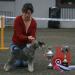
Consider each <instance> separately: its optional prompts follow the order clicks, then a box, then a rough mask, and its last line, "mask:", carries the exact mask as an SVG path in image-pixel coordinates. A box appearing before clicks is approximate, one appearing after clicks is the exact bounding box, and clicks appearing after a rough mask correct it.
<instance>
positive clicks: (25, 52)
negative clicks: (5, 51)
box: [4, 41, 45, 72]
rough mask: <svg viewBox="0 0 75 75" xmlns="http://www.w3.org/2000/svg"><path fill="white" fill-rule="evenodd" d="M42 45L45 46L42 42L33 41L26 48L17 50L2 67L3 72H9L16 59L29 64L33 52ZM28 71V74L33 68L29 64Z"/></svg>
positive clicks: (32, 57)
mask: <svg viewBox="0 0 75 75" xmlns="http://www.w3.org/2000/svg"><path fill="white" fill-rule="evenodd" d="M44 45H45V43H44V42H40V41H34V42H33V43H31V44H27V46H26V47H25V48H23V49H22V50H17V52H15V53H13V54H11V57H10V59H9V60H8V62H7V63H6V64H5V65H4V70H5V71H9V70H10V69H12V66H13V64H14V62H15V61H16V59H21V60H24V61H28V62H29V63H31V62H32V61H33V59H34V54H35V50H36V49H37V48H39V47H44ZM29 71H30V72H32V71H33V68H32V67H31V65H30V64H29Z"/></svg>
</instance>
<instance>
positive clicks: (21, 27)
mask: <svg viewBox="0 0 75 75" xmlns="http://www.w3.org/2000/svg"><path fill="white" fill-rule="evenodd" d="M36 27H37V24H36V21H35V20H34V19H33V18H32V21H31V24H30V26H29V28H28V31H27V33H26V28H25V24H24V22H23V19H22V16H17V17H16V19H15V21H14V33H13V37H12V41H13V43H15V44H17V45H23V44H26V43H30V42H31V41H30V40H29V39H28V36H33V37H35V38H36Z"/></svg>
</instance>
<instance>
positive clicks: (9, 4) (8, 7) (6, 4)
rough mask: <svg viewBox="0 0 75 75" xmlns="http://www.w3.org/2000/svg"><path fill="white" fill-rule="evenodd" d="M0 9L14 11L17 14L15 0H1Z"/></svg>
mask: <svg viewBox="0 0 75 75" xmlns="http://www.w3.org/2000/svg"><path fill="white" fill-rule="evenodd" d="M0 11H4V12H7V11H8V12H11V13H13V15H15V2H13V1H7V2H6V1H0ZM9 14H10V13H9ZM9 14H8V15H9Z"/></svg>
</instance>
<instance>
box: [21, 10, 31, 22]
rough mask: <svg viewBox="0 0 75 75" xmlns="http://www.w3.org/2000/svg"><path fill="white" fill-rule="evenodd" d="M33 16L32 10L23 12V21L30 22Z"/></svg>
mask: <svg viewBox="0 0 75 75" xmlns="http://www.w3.org/2000/svg"><path fill="white" fill-rule="evenodd" d="M31 15H32V13H31V11H30V10H28V11H27V12H23V13H22V16H23V19H24V20H25V21H29V20H30V19H31Z"/></svg>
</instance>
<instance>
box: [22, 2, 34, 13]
mask: <svg viewBox="0 0 75 75" xmlns="http://www.w3.org/2000/svg"><path fill="white" fill-rule="evenodd" d="M28 10H30V11H31V13H33V12H34V9H33V5H32V4H31V3H25V4H24V5H23V7H22V12H23V13H24V12H27V11H28Z"/></svg>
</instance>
